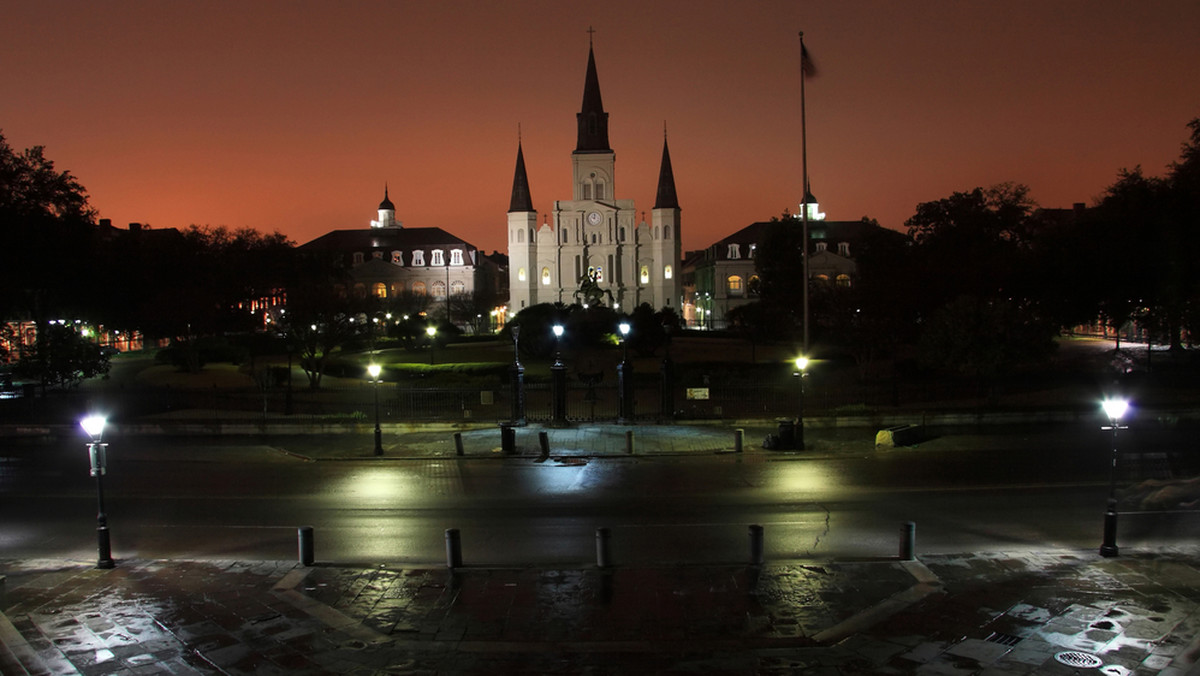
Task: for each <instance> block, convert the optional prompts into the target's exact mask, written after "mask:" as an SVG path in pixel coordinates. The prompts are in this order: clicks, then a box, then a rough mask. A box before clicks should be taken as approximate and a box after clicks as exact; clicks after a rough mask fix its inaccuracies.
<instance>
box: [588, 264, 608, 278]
mask: <svg viewBox="0 0 1200 676" xmlns="http://www.w3.org/2000/svg"><path fill="white" fill-rule="evenodd" d="M588 277H591V278H592V281H595V282H603V281H604V268H603V267H601V266H599V265H596V266H589V267H588Z"/></svg>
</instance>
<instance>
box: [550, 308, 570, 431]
mask: <svg viewBox="0 0 1200 676" xmlns="http://www.w3.org/2000/svg"><path fill="white" fill-rule="evenodd" d="M550 330H551V331H552V332H553V333H554V364H552V365H551V366H550V389H551V390H552V392H551V394H552V397H551V401H550V419H551V421H552V423H553V424H554V425H555V426H559V427H563V426H566V424H567V367H566V366H564V365H563V363H562V351H561V350H560V349H559V344H560V341H561V340H562V336H563V325H562V324H555V325H554V326H552V327H550Z"/></svg>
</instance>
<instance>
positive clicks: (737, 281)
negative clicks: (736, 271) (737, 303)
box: [725, 275, 745, 296]
mask: <svg viewBox="0 0 1200 676" xmlns="http://www.w3.org/2000/svg"><path fill="white" fill-rule="evenodd" d="M725 288H726V289H727V290H728V291H729V295H731V296H740V295H742V293H743V292H744V291H745V289H744V288H743V286H742V278H741V277H739V276H737V275H730V277H729V278H728V279H726V280H725Z"/></svg>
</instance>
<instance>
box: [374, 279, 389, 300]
mask: <svg viewBox="0 0 1200 676" xmlns="http://www.w3.org/2000/svg"><path fill="white" fill-rule="evenodd" d="M371 295H372V296H375V297H376V298H387V284H384V283H383V282H375V283H374V284H372V285H371Z"/></svg>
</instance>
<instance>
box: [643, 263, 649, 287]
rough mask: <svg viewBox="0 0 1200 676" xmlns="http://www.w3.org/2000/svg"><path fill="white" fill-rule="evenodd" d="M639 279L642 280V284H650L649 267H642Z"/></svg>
mask: <svg viewBox="0 0 1200 676" xmlns="http://www.w3.org/2000/svg"><path fill="white" fill-rule="evenodd" d="M641 279H642V284H649V283H650V266H649V265H643V266H642V274H641Z"/></svg>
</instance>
